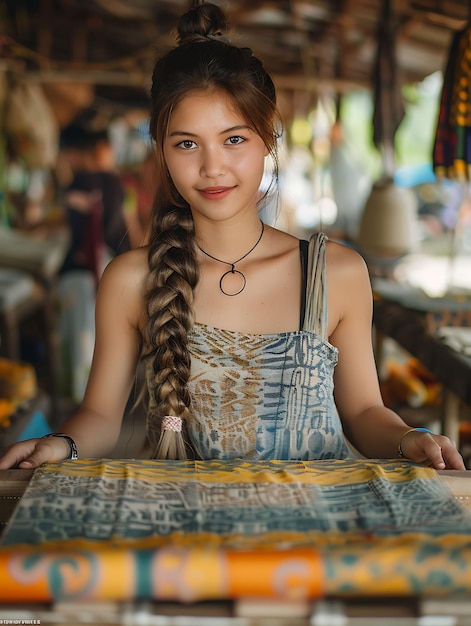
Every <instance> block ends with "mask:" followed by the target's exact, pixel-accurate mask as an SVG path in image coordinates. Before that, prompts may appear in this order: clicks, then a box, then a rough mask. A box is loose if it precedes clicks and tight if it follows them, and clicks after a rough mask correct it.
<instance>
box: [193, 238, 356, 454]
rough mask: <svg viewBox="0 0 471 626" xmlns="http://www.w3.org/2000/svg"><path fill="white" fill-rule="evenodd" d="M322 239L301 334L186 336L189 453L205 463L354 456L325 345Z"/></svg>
mask: <svg viewBox="0 0 471 626" xmlns="http://www.w3.org/2000/svg"><path fill="white" fill-rule="evenodd" d="M325 244H326V237H325V235H323V234H322V233H321V234H318V235H315V236H313V238H312V239H311V241H310V242H309V254H308V264H307V268H306V277H307V279H306V290H305V293H306V298H305V312H304V314H303V318H304V319H303V324H302V327H301V329H300V330H299V331H295V332H286V333H277V334H270V335H252V334H245V333H240V332H234V331H229V330H222V329H218V328H210V327H208V326H206V325H203V324H198V323H197V324H195V326H194V327H193V329H192V331H191V332H190V334H189V350H190V354H191V379H190V382H189V388H190V392H191V396H192V405H191V419H190V420H189V422H188V436H189V439H190V442H189V443H190V446H191V447H192V448H193V450H194V452H195V454H196V455H197V456H198V457H200V458H202V459H232V458H243V459H248V460H249V459H250V460H256V459H260V460H261V459H291V460H315V459H344V458H347V457H351V456H353V453H352V452H351V451H350V449H349V447H348V445H347V443H346V440H345V437H344V435H343V431H342V426H341V422H340V419H339V416H338V413H337V409H336V406H335V403H334V396H333V387H334V385H333V373H334V367H335V365H336V363H337V348H335V347H334V346H333V345H331V344H330V343H329V342H328V341H327V338H326V328H327V290H326V276H325Z"/></svg>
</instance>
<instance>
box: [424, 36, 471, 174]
mask: <svg viewBox="0 0 471 626" xmlns="http://www.w3.org/2000/svg"><path fill="white" fill-rule="evenodd" d="M433 168H434V170H435V173H436V175H437V176H438V177H445V178H451V179H458V180H469V178H470V172H471V26H467V27H466V28H464V29H463V30H461V31H458V32H457V33H455V35H454V36H453V39H452V42H451V46H450V52H449V56H448V61H447V65H446V68H445V73H444V78H443V87H442V93H441V98H440V108H439V114H438V122H437V130H436V135H435V142H434V146H433Z"/></svg>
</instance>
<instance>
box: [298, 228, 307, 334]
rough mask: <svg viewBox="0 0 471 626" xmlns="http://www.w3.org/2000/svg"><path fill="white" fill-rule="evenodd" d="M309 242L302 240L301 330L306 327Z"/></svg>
mask: <svg viewBox="0 0 471 626" xmlns="http://www.w3.org/2000/svg"><path fill="white" fill-rule="evenodd" d="M308 248H309V241H306V240H305V239H300V241H299V254H300V256H301V278H302V284H301V316H300V320H299V328H303V327H304V317H305V315H306V285H307V263H308Z"/></svg>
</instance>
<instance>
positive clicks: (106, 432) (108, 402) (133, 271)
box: [0, 250, 146, 469]
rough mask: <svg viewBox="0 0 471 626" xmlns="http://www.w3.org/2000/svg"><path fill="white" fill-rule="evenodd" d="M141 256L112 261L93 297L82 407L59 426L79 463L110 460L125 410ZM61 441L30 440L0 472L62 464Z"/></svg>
mask: <svg viewBox="0 0 471 626" xmlns="http://www.w3.org/2000/svg"><path fill="white" fill-rule="evenodd" d="M143 263H146V259H145V253H144V252H143V250H136V251H132V252H130V253H128V254H125V255H120V256H119V257H116V259H114V260H113V261H112V262H111V263H110V265H109V266H108V267H107V269H106V270H105V272H104V274H103V277H102V280H101V282H100V287H99V290H98V294H97V303H96V340H95V351H94V356H93V363H92V367H91V371H90V376H89V380H88V384H87V389H86V392H85V396H84V399H83V402H82V404H81V406H80V407H79V409H78V410H77V411H76V412H75V413H74V414H73V415H72V416H71V417H70V418H68V419H67V420H65V421H64V422H63V423H62V424H61V425H60V432H62V433H65V434H67V435H69V436H70V437H72V438H73V439H74V440H75V442H76V444H77V448H78V453H79V456H80V457H82V458H90V457H93V458H96V457H103V456H106V455H107V454H109V453H110V452H111V451H112V450H113V448H114V446H115V445H116V442H117V440H118V437H119V433H120V429H121V423H122V418H123V413H124V409H125V406H126V403H127V400H128V398H129V394H130V391H131V388H132V384H133V382H134V379H135V374H136V365H137V360H138V357H139V349H140V339H139V322H140V320H141V319H142V314H143V304H142V302H143V300H142V284H143V279H144V273H145V269H144V268H145V266H144V265H143ZM67 454H68V444H67V442H66V441H64V440H63V439H59V438H48V439H32V440H29V441H26V442H20V443H17V444H14V445H13V446H11V447H10V448H9V449H8V451H7V452H6V453H5V455H4V456H3V458H2V459H0V469H6V468H8V467H12V466H14V465H18V464H19V467H23V468H29V467H37V466H38V465H41V464H42V463H44V462H47V461H58V460H62V459H64V458H66V456H67Z"/></svg>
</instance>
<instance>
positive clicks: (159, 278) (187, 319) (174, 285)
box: [147, 207, 199, 458]
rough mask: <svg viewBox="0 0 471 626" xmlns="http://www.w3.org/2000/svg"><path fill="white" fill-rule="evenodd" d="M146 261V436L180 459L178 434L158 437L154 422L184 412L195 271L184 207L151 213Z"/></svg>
mask: <svg viewBox="0 0 471 626" xmlns="http://www.w3.org/2000/svg"><path fill="white" fill-rule="evenodd" d="M148 261H149V271H150V275H149V284H148V313H149V321H148V324H147V337H148V342H149V347H150V353H151V354H152V357H153V358H152V359H151V366H152V377H153V381H154V384H155V392H154V398H153V402H154V406H153V407H151V409H152V410H150V411H149V414H148V417H147V431H148V437H149V440H150V442H151V445H152V447H153V449H154V454H153V456H154V457H155V458H175V457H176V456H178V457H179V458H181V457H182V456H183V457H184V445H183V438H182V436H181V434H179V433H175V432H174V431H171V430H169V431H167V430H166V431H165V432H164V435H165V436H163V437H161V434H160V424H161V418H162V416H165V415H172V416H176V417H181V418H182V419H187V418H188V416H189V406H190V393H189V391H188V388H187V383H188V380H189V377H190V365H191V359H190V354H189V352H188V347H187V344H188V332H189V331H190V330H191V328H192V326H193V310H192V305H193V289H194V288H195V286H196V284H197V282H198V275H199V272H198V265H197V263H196V245H195V240H194V226H193V219H192V217H191V213H190V211H189V209H183V208H179V207H178V208H177V207H167V208H164V209H163V210H161V211H158V212H157V215H156V219H155V224H154V236H153V237H152V244H151V246H150V249H149V256H148Z"/></svg>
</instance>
